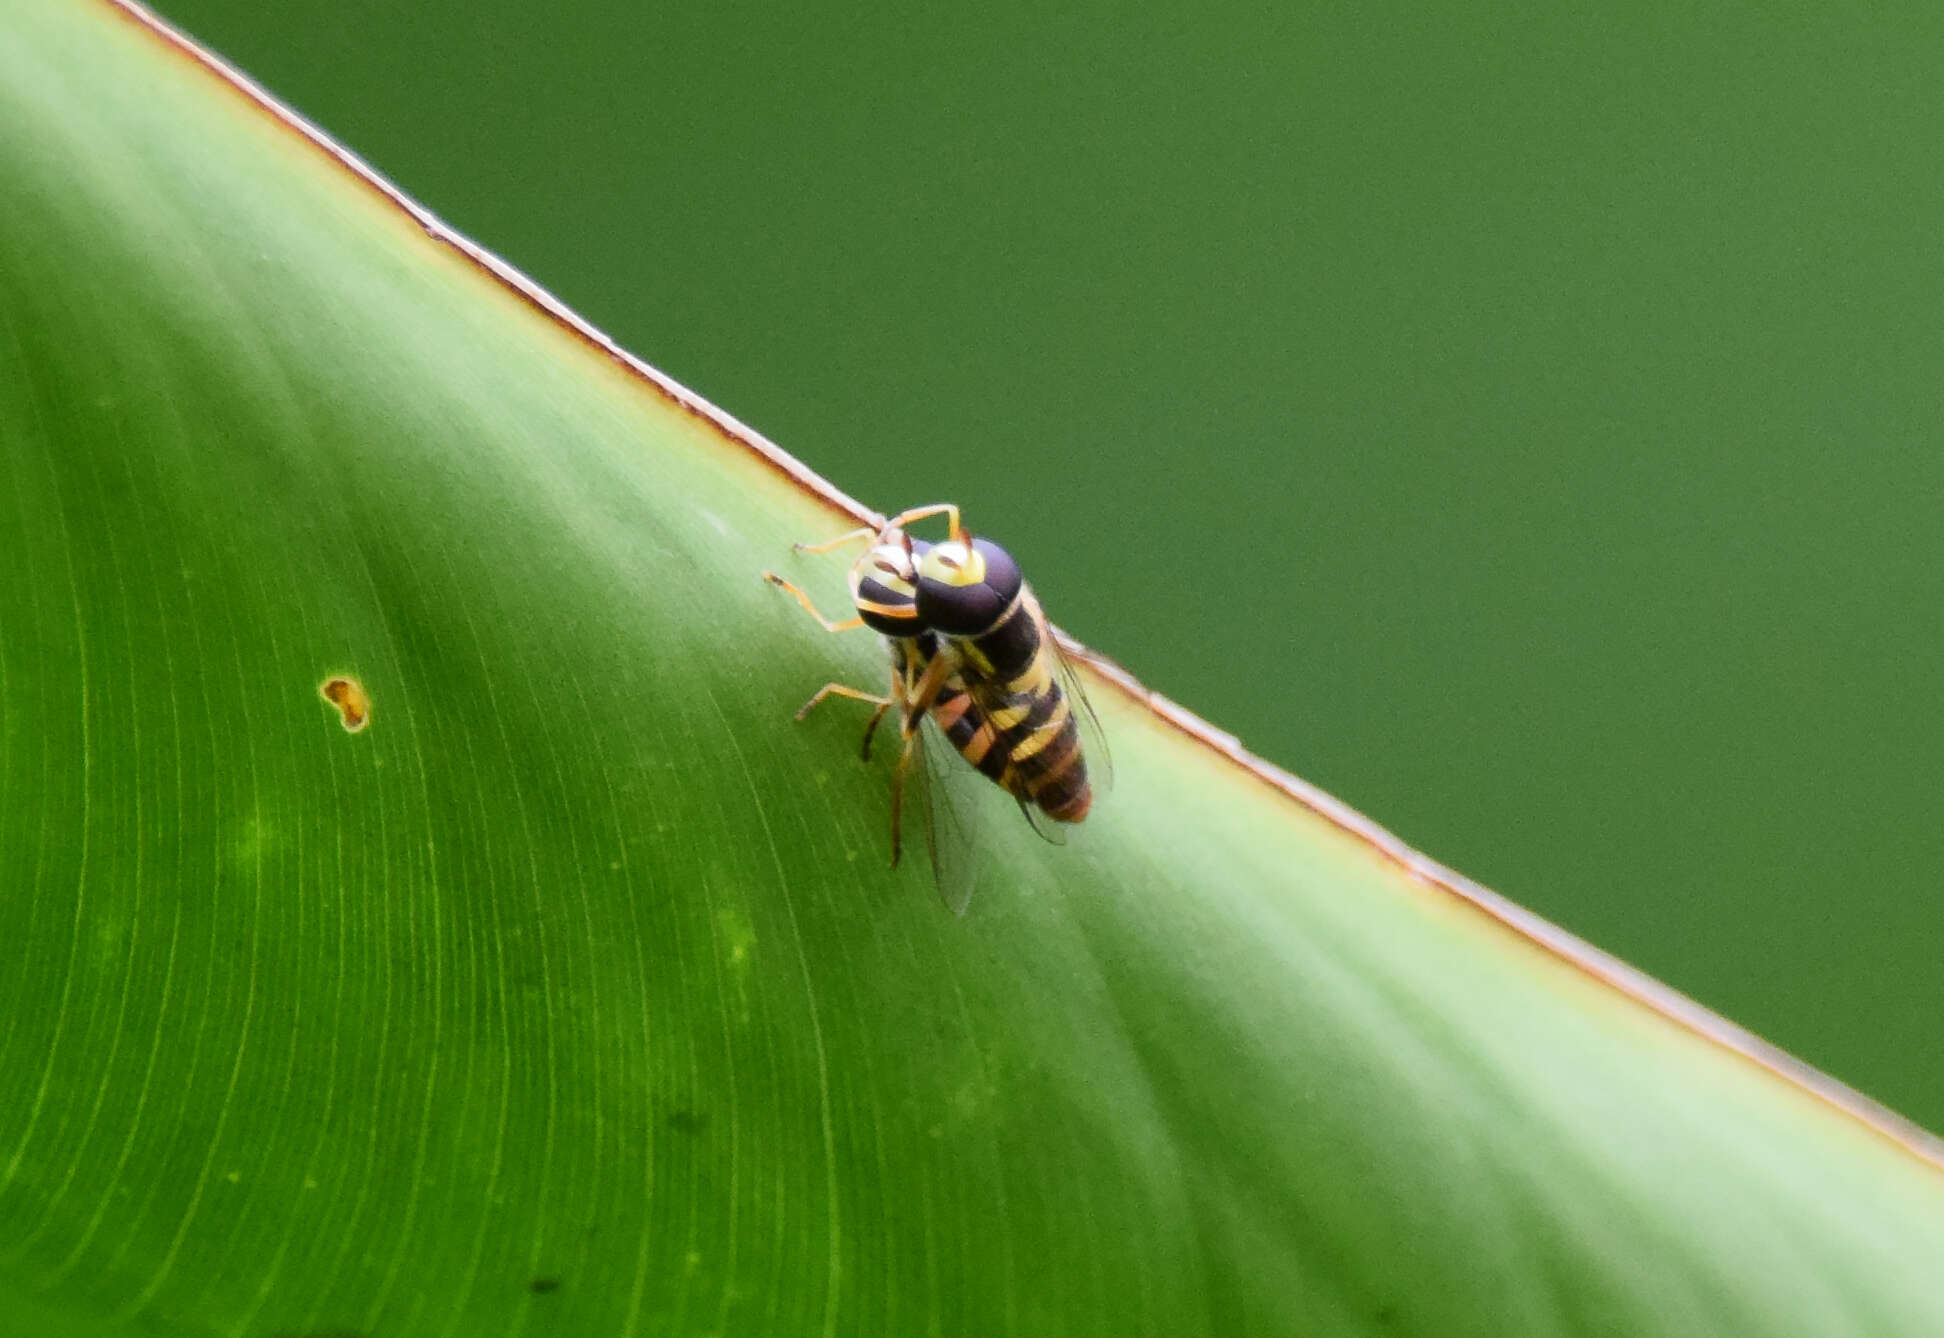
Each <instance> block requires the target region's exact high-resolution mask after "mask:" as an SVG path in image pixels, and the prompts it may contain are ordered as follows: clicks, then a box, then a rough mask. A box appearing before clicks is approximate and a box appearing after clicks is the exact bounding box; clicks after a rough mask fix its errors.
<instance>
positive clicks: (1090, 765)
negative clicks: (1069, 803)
mask: <svg viewBox="0 0 1944 1338" xmlns="http://www.w3.org/2000/svg"><path fill="white" fill-rule="evenodd" d="M1046 640H1047V644H1049V645H1051V646H1052V647H1053V663H1054V665H1055V668H1056V675H1057V677H1058V678H1059V680H1060V691H1062V692H1064V693H1065V694H1066V695H1067V709H1068V710H1070V711H1071V712H1073V723H1074V724H1076V725H1078V726H1079V727H1080V753H1081V756H1082V757H1084V758H1085V759H1086V762H1087V782H1088V783H1089V784H1090V785H1092V786H1093V788H1094V790H1095V792H1096V793H1100V794H1105V793H1106V792H1107V791H1108V790H1111V789H1113V788H1114V757H1113V754H1112V753H1110V752H1109V751H1108V749H1107V731H1106V730H1104V729H1102V728H1101V727H1100V717H1099V716H1098V715H1097V714H1095V713H1094V708H1093V702H1092V701H1091V700H1089V699H1088V697H1087V689H1086V688H1085V687H1084V686H1083V685H1082V684H1081V682H1080V670H1079V668H1078V666H1076V665H1075V664H1074V662H1073V657H1072V656H1070V655H1068V654H1067V652H1066V648H1065V647H1064V646H1062V645H1061V644H1060V639H1059V638H1058V637H1056V636H1053V635H1051V633H1050V632H1049V634H1048V636H1047V638H1046Z"/></svg>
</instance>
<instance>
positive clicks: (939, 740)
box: [911, 713, 978, 915]
mask: <svg viewBox="0 0 1944 1338" xmlns="http://www.w3.org/2000/svg"><path fill="white" fill-rule="evenodd" d="M911 742H912V746H913V747H914V748H916V749H917V750H918V751H919V752H920V753H921V754H922V757H921V758H920V759H919V761H918V764H917V765H916V766H914V767H912V768H911V776H912V780H913V783H914V784H915V785H916V786H917V787H918V811H919V813H920V815H921V816H920V819H919V820H920V821H921V822H923V823H924V826H925V853H926V854H927V855H928V856H930V860H931V871H932V881H933V882H934V883H935V884H936V885H937V887H938V898H939V900H940V901H943V902H944V903H945V908H946V909H947V910H949V911H951V913H952V914H954V915H964V914H965V908H966V907H967V906H969V905H970V904H971V902H972V884H973V882H974V881H975V876H976V874H977V872H978V861H977V854H978V847H977V845H976V844H975V843H974V842H973V840H972V814H973V812H974V811H975V809H974V806H973V805H972V804H971V803H970V802H968V801H967V798H966V797H965V796H962V795H961V794H960V793H959V789H960V786H961V784H962V783H963V781H964V779H965V776H966V775H967V774H969V769H968V768H966V767H964V766H962V765H960V764H959V760H958V755H957V754H956V753H955V752H954V751H953V749H952V745H951V744H950V742H949V741H947V740H946V739H945V737H944V736H943V734H942V733H941V732H940V730H939V728H938V725H937V722H935V721H934V720H933V719H932V718H931V716H930V714H929V713H927V714H926V716H925V719H924V722H923V724H921V725H920V726H919V729H918V732H917V733H916V734H914V735H913V736H912V740H911Z"/></svg>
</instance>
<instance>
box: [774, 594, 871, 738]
mask: <svg viewBox="0 0 1944 1338" xmlns="http://www.w3.org/2000/svg"><path fill="white" fill-rule="evenodd" d="M763 579H764V580H766V581H768V582H769V583H770V584H771V585H774V586H780V587H782V588H783V589H784V590H786V591H788V592H789V593H790V594H791V595H793V596H795V598H796V602H797V603H799V604H801V605H803V610H804V612H805V613H808V614H809V615H810V616H811V617H812V618H815V619H816V620H817V621H818V622H820V623H822V624H823V629H824V631H826V632H851V631H855V630H856V629H857V628H860V627H862V626H863V625H864V620H863V619H862V618H845V619H844V620H843V621H841V622H832V621H831V620H830V619H828V618H826V617H824V616H823V615H822V614H821V613H818V612H817V606H816V605H815V604H812V603H811V602H810V596H808V595H806V594H804V593H803V591H802V590H800V589H798V588H797V587H796V586H794V585H791V584H790V583H789V582H788V581H786V580H784V579H783V578H782V577H781V576H778V575H777V574H776V573H775V572H773V571H766V572H764V573H763ZM804 709H805V710H806V711H807V710H809V709H810V708H809V707H807V706H806V707H805V708H804Z"/></svg>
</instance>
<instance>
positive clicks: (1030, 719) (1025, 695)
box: [932, 586, 1093, 822]
mask: <svg viewBox="0 0 1944 1338" xmlns="http://www.w3.org/2000/svg"><path fill="white" fill-rule="evenodd" d="M952 644H953V647H954V649H955V650H956V651H957V652H958V654H959V658H960V662H961V666H962V668H961V672H960V674H959V675H958V677H959V678H960V679H961V680H962V681H963V683H964V689H963V691H960V692H958V693H957V695H956V697H954V698H953V699H952V700H950V701H948V700H947V694H949V693H950V692H951V690H952V688H951V685H948V687H947V692H946V693H942V694H940V697H939V700H938V702H937V703H936V705H934V706H933V708H932V710H933V713H934V715H935V716H936V717H937V719H938V723H939V724H940V725H941V726H943V727H944V730H945V737H946V738H948V739H950V740H951V741H952V746H953V747H954V748H957V749H958V751H959V754H960V755H961V756H962V757H964V758H965V760H966V761H968V762H970V763H971V764H972V765H973V766H975V767H977V768H978V769H979V770H980V771H982V772H984V773H985V774H986V775H987V776H989V777H991V778H992V779H993V780H994V781H995V782H997V783H998V784H999V785H1000V787H1001V788H1003V789H1005V790H1006V791H1007V792H1008V793H1010V794H1012V795H1014V796H1016V797H1017V798H1019V799H1022V800H1025V801H1027V802H1029V803H1032V804H1036V805H1038V806H1039V807H1040V808H1041V809H1043V810H1044V811H1045V813H1046V816H1047V817H1049V818H1052V819H1054V820H1055V821H1058V822H1078V821H1080V820H1081V819H1082V818H1084V817H1086V816H1087V810H1088V808H1090V807H1091V806H1092V804H1093V788H1092V786H1090V785H1089V784H1088V782H1087V760H1086V757H1085V756H1084V754H1083V753H1082V750H1081V747H1080V730H1079V727H1078V724H1077V723H1076V722H1075V720H1074V718H1073V703H1072V702H1071V701H1070V700H1069V699H1068V697H1067V694H1066V693H1065V692H1064V691H1062V690H1061V687H1060V680H1059V676H1058V675H1057V674H1056V673H1055V672H1054V667H1055V661H1054V656H1055V654H1056V653H1057V652H1056V651H1055V650H1054V648H1053V645H1052V637H1051V634H1050V633H1049V632H1048V631H1047V627H1046V616H1045V615H1044V614H1043V613H1041V612H1040V606H1039V601H1038V600H1036V599H1034V598H1033V592H1032V591H1031V590H1030V589H1028V588H1026V587H1024V586H1022V587H1021V588H1020V591H1019V594H1018V597H1017V598H1016V599H1014V600H1013V602H1012V603H1011V604H1010V605H1009V606H1008V608H1007V609H1006V611H1005V612H1004V613H1003V614H1001V615H1000V617H999V620H998V621H997V622H995V623H994V624H993V625H992V626H991V627H990V628H988V629H987V630H986V631H984V632H981V633H979V634H977V635H976V636H968V637H963V638H953V641H952Z"/></svg>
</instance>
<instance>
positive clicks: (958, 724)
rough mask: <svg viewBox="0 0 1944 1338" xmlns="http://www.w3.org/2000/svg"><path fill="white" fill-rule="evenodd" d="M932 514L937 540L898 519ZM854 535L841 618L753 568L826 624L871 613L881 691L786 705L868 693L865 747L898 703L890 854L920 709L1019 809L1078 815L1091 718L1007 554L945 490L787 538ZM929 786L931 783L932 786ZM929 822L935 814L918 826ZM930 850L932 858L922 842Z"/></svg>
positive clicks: (848, 539)
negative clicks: (880, 658)
mask: <svg viewBox="0 0 1944 1338" xmlns="http://www.w3.org/2000/svg"><path fill="white" fill-rule="evenodd" d="M941 515H942V516H945V517H946V518H947V519H948V521H949V524H950V536H949V537H948V538H947V539H946V540H945V541H943V542H941V543H938V544H929V543H926V542H925V541H923V540H919V539H914V538H912V537H911V535H910V534H909V533H908V532H907V530H906V529H905V527H906V526H907V525H909V524H910V523H911V522H913V521H916V520H922V519H925V518H927V517H931V516H941ZM860 539H864V540H869V541H870V544H871V546H870V548H869V549H868V550H867V551H866V552H865V554H864V555H863V557H861V558H859V559H858V561H857V562H856V563H855V564H854V565H853V566H852V567H851V571H850V588H851V600H852V603H853V604H855V605H856V607H857V616H856V617H854V618H851V619H847V620H844V621H842V622H833V621H831V620H830V619H827V618H825V617H824V616H823V615H822V614H820V613H818V612H817V610H816V607H815V605H814V604H812V603H811V601H810V598H809V596H807V595H805V594H804V593H803V591H801V590H800V589H798V588H797V587H796V586H794V585H791V584H790V583H789V582H788V581H785V580H783V579H782V578H781V577H779V576H776V575H775V574H774V573H770V572H765V573H764V576H765V578H766V579H768V580H770V581H772V582H773V583H775V584H777V585H779V586H781V587H783V588H784V589H785V590H787V591H789V592H790V593H791V594H792V595H794V596H795V597H796V599H797V602H798V603H800V604H802V605H803V607H804V608H805V609H806V610H808V611H809V612H810V614H811V616H813V617H815V618H816V619H817V621H818V622H819V623H821V624H822V625H823V626H824V627H825V628H826V629H828V630H829V631H832V632H841V631H846V630H849V629H851V628H854V627H871V628H873V629H874V630H876V631H878V632H881V633H883V634H884V636H885V637H886V639H887V641H888V642H889V644H890V647H891V661H892V670H891V679H892V690H891V694H890V696H889V697H879V696H877V695H875V694H872V693H866V692H861V691H859V690H857V689H855V688H851V687H847V686H845V685H843V684H840V683H830V684H826V685H825V686H824V687H823V688H822V689H820V690H819V692H818V693H817V695H816V696H814V697H812V698H811V699H810V701H809V702H808V703H806V704H805V706H804V708H803V710H802V711H800V712H798V713H797V718H798V719H799V720H801V719H802V718H803V717H804V716H805V715H807V714H808V713H809V711H810V710H811V709H812V708H813V707H815V706H816V705H817V703H819V702H820V701H822V700H823V699H824V697H826V696H830V695H841V696H847V697H854V698H857V699H859V700H863V701H868V702H872V703H875V704H876V705H877V708H878V709H877V711H876V713H875V714H874V715H873V716H872V718H871V723H870V726H869V727H868V728H867V729H866V731H865V742H864V752H865V755H866V756H868V755H869V749H870V738H871V733H872V731H873V730H875V729H876V727H877V723H878V721H879V720H880V719H882V718H883V716H884V714H885V713H886V712H887V711H889V710H890V709H891V707H892V706H894V705H896V706H899V707H900V723H901V732H902V734H903V737H904V742H905V751H904V753H903V754H902V755H901V756H900V758H899V766H898V771H897V773H896V775H895V776H894V778H893V790H892V863H893V864H895V863H897V856H898V840H899V837H898V829H899V813H900V805H901V801H902V791H903V782H904V778H905V775H906V774H907V772H908V771H909V770H910V768H911V765H912V762H913V761H914V759H915V758H916V757H917V755H918V753H919V752H920V751H921V750H922V740H921V737H920V733H919V727H920V725H921V723H922V721H923V720H924V718H925V717H926V715H927V714H929V715H930V717H931V719H932V721H933V722H934V723H935V724H936V725H937V726H938V728H939V729H940V730H941V731H942V732H943V733H944V735H945V737H946V739H947V740H948V741H949V742H950V743H951V745H952V747H953V748H954V749H956V750H957V752H958V753H959V755H960V756H961V757H963V758H964V759H965V760H966V761H967V762H969V763H970V764H971V765H972V766H973V767H975V768H976V769H977V770H978V771H979V772H980V773H981V774H982V775H984V776H986V777H987V778H988V779H990V780H991V781H993V782H994V783H995V784H997V785H998V786H999V787H1000V788H1001V789H1004V790H1005V791H1006V792H1007V793H1009V794H1011V795H1012V796H1013V798H1014V799H1015V800H1017V801H1018V803H1019V806H1020V809H1021V811H1022V812H1024V813H1025V814H1026V816H1027V818H1028V820H1029V821H1032V820H1033V816H1034V811H1035V810H1036V809H1037V810H1038V811H1039V812H1040V813H1041V814H1043V815H1044V816H1045V817H1046V818H1049V819H1051V820H1053V822H1055V823H1075V822H1079V821H1081V820H1082V819H1084V818H1085V817H1086V816H1087V812H1088V810H1089V809H1090V808H1091V806H1092V803H1093V789H1092V785H1091V783H1090V782H1089V780H1088V774H1087V763H1086V757H1085V748H1084V747H1083V745H1082V743H1081V738H1080V735H1081V729H1080V722H1081V720H1084V722H1085V723H1086V726H1087V732H1088V733H1089V734H1090V735H1092V736H1093V737H1094V743H1095V746H1096V749H1097V750H1098V755H1099V756H1100V757H1101V758H1103V759H1104V758H1105V748H1104V746H1103V745H1101V744H1100V743H1099V740H1098V733H1099V730H1098V722H1097V720H1095V718H1094V715H1093V711H1092V708H1091V707H1090V706H1089V705H1088V703H1087V699H1086V695H1085V693H1084V692H1083V691H1082V690H1081V688H1080V685H1079V682H1078V680H1077V679H1076V678H1075V677H1074V676H1073V673H1072V670H1071V668H1070V666H1068V665H1067V663H1066V661H1065V658H1064V656H1063V655H1062V654H1061V652H1060V649H1059V646H1058V644H1057V643H1056V642H1055V641H1054V640H1053V636H1052V632H1051V630H1050V629H1049V628H1048V626H1047V623H1046V615H1045V614H1044V613H1043V612H1042V611H1041V609H1040V605H1039V601H1038V600H1037V599H1036V598H1035V597H1034V596H1033V593H1032V591H1031V589H1030V588H1029V587H1028V586H1027V585H1026V583H1025V581H1024V580H1023V579H1022V578H1021V576H1020V573H1019V566H1018V564H1017V563H1016V562H1014V561H1013V559H1012V557H1011V555H1010V554H1008V553H1007V552H1006V551H1005V550H1004V549H1002V548H1000V547H999V546H998V545H997V544H994V543H992V542H990V541H989V540H985V539H974V538H972V537H971V536H970V535H968V534H966V533H965V531H964V528H963V526H962V525H961V524H960V520H959V511H958V508H957V507H956V506H954V505H951V504H949V503H947V504H942V505H938V506H927V507H918V508H915V509H913V510H910V511H906V512H903V513H902V514H900V515H897V516H894V517H892V518H891V519H890V520H888V521H887V522H885V524H884V525H883V527H881V528H879V529H876V530H872V529H868V528H867V529H860V530H853V531H851V532H850V533H848V534H844V535H840V536H838V537H837V538H836V539H833V540H831V541H829V542H828V543H824V544H816V545H808V544H798V545H797V546H796V547H797V549H798V551H801V552H811V553H821V552H828V551H829V550H831V549H833V548H836V547H839V546H840V545H843V544H846V543H852V542H856V541H857V540H860ZM1076 704H1077V706H1078V709H1079V711H1080V713H1081V716H1080V719H1079V720H1076V718H1075V715H1074V711H1075V707H1076ZM920 774H921V775H922V773H920ZM931 788H932V791H933V793H936V792H937V789H938V787H937V786H933V787H931ZM927 814H928V817H930V816H931V811H930V809H929V808H928V809H927ZM938 825H939V824H938V823H937V821H936V819H934V820H933V821H932V823H931V825H929V826H928V827H927V832H928V834H929V833H931V832H932V831H934V830H935V828H936V827H937V826H938ZM1033 825H1034V828H1035V830H1037V831H1039V832H1040V834H1041V835H1043V836H1046V837H1047V838H1048V839H1049V840H1055V841H1057V840H1059V839H1061V838H1060V837H1059V836H1058V834H1057V828H1052V827H1048V826H1045V825H1043V824H1042V823H1040V822H1036V821H1035V822H1034V823H1033ZM933 854H934V861H935V864H936V859H937V846H936V844H935V843H934V845H933ZM942 886H943V884H942V882H941V888H942Z"/></svg>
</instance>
